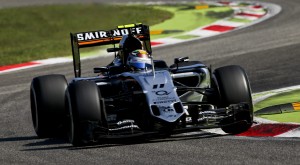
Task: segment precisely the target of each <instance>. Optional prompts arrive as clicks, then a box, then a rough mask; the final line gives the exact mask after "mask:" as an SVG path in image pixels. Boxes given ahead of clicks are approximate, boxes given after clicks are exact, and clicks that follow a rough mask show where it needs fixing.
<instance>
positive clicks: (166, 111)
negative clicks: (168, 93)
mask: <svg viewBox="0 0 300 165" xmlns="http://www.w3.org/2000/svg"><path fill="white" fill-rule="evenodd" d="M158 108H159V109H160V110H161V111H162V112H165V113H168V112H173V111H174V109H173V108H171V107H170V106H159V107H158Z"/></svg>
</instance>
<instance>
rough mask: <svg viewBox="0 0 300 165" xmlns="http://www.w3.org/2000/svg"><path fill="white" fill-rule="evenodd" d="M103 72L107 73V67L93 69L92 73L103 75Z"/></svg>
mask: <svg viewBox="0 0 300 165" xmlns="http://www.w3.org/2000/svg"><path fill="white" fill-rule="evenodd" d="M103 72H108V68H107V67H99V68H94V73H103Z"/></svg>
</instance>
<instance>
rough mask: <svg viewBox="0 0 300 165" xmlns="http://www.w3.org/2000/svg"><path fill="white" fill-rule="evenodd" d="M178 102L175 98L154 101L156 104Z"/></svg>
mask: <svg viewBox="0 0 300 165" xmlns="http://www.w3.org/2000/svg"><path fill="white" fill-rule="evenodd" d="M173 102H176V99H174V100H166V101H154V102H153V103H154V104H166V103H173Z"/></svg>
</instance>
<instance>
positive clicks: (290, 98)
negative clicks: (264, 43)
mask: <svg viewBox="0 0 300 165" xmlns="http://www.w3.org/2000/svg"><path fill="white" fill-rule="evenodd" d="M299 101H300V90H295V91H292V92H287V93H281V94H278V95H275V96H272V97H269V98H267V99H266V100H263V101H261V102H259V103H257V104H255V106H254V111H257V110H259V109H262V108H265V107H269V106H272V105H278V104H285V103H293V102H299Z"/></svg>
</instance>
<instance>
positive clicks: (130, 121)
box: [117, 120, 134, 125]
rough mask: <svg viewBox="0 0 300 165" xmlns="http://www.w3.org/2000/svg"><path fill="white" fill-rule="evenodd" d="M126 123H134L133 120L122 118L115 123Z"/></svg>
mask: <svg viewBox="0 0 300 165" xmlns="http://www.w3.org/2000/svg"><path fill="white" fill-rule="evenodd" d="M128 123H130V124H132V123H134V120H122V121H119V122H117V125H122V124H128Z"/></svg>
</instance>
